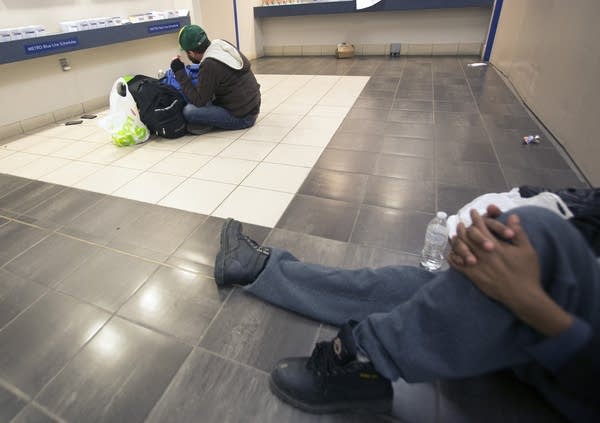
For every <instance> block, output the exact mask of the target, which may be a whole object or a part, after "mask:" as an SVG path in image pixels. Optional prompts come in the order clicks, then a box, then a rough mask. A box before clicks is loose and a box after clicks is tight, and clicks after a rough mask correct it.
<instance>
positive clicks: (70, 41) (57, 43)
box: [23, 37, 79, 54]
mask: <svg viewBox="0 0 600 423" xmlns="http://www.w3.org/2000/svg"><path fill="white" fill-rule="evenodd" d="M32 41H33V40H32ZM78 45H79V39H78V38H77V37H69V38H56V39H53V40H52V39H51V40H45V41H42V42H38V43H34V44H25V45H24V46H23V48H24V49H25V54H41V53H46V52H49V51H55V50H62V49H71V48H73V47H77V46H78Z"/></svg>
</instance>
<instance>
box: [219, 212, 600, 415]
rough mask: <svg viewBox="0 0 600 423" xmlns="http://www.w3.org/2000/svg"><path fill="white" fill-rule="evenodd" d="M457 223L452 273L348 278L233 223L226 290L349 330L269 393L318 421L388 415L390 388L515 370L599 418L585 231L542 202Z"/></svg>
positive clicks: (597, 269) (596, 272) (280, 376)
mask: <svg viewBox="0 0 600 423" xmlns="http://www.w3.org/2000/svg"><path fill="white" fill-rule="evenodd" d="M471 218H472V221H473V224H472V225H471V226H470V227H469V228H466V227H465V226H464V225H463V224H462V223H461V224H459V225H458V233H457V235H456V236H455V237H453V238H452V240H451V247H452V248H451V252H450V254H449V256H448V261H449V263H450V265H451V268H450V269H449V270H447V271H443V272H438V273H431V272H428V271H426V270H424V269H421V268H416V267H409V266H387V267H382V268H378V269H370V268H365V269H356V270H347V269H340V268H330V267H325V266H321V265H316V264H307V263H302V262H300V261H298V260H297V259H296V258H295V257H293V256H292V255H291V254H290V253H289V252H287V251H283V250H280V249H277V248H270V247H264V246H260V245H258V244H257V243H256V242H254V241H253V240H252V239H250V238H249V237H248V236H246V235H244V234H243V233H242V226H241V223H240V222H238V221H235V220H232V219H229V220H227V221H226V223H225V224H224V226H223V228H222V230H221V249H220V251H219V253H218V254H217V257H216V261H215V281H216V283H217V284H218V285H219V286H223V285H230V284H235V285H241V286H244V289H245V290H246V291H247V292H249V293H251V294H253V295H256V296H258V297H259V298H261V299H264V300H266V301H268V302H271V303H273V304H276V305H278V306H281V307H283V308H285V309H289V310H292V311H295V312H298V313H300V314H303V315H305V316H308V317H310V318H313V319H316V320H318V321H322V322H327V323H330V324H333V325H337V326H341V329H340V331H339V333H338V336H337V337H336V338H334V339H333V340H332V341H330V342H321V343H318V344H317V345H316V347H315V349H314V351H313V353H312V356H311V357H295V358H286V359H283V360H281V361H280V362H279V364H278V365H277V366H276V368H275V369H274V370H273V372H272V373H271V379H270V386H271V390H272V391H273V393H274V394H276V395H277V396H279V397H280V398H281V399H283V400H284V401H286V402H288V403H290V404H292V405H294V406H296V407H299V408H301V409H303V410H305V411H308V412H314V413H328V412H339V411H353V410H370V411H372V412H387V411H389V410H390V409H391V403H392V400H393V391H392V385H391V381H392V380H395V379H398V378H403V379H405V380H406V381H407V382H423V381H432V380H435V379H439V378H442V379H445V378H446V379H447V378H463V377H469V376H475V375H481V374H484V373H487V372H492V371H495V370H499V369H505V368H510V369H512V370H513V371H514V372H515V374H516V375H517V376H518V377H519V378H520V379H521V380H523V381H525V382H526V383H529V384H531V385H532V386H533V387H535V388H536V389H537V390H538V391H539V392H540V393H541V395H542V396H544V397H545V398H546V400H547V401H548V402H549V403H550V404H552V405H553V406H554V407H555V408H556V409H557V410H558V411H559V412H561V413H562V414H563V415H564V416H566V417H567V418H568V419H570V420H572V421H576V422H582V421H600V420H599V419H600V411H599V408H598V405H599V404H600V401H599V394H598V392H599V390H598V386H597V385H598V376H600V374H599V367H600V360H599V359H598V356H599V354H600V344H599V342H598V330H599V329H600V266H599V265H598V262H597V260H596V256H595V255H594V254H593V252H592V250H591V249H590V247H589V246H588V244H587V242H586V240H585V239H584V238H583V237H582V236H581V234H580V233H579V232H578V231H577V229H576V228H575V226H573V225H572V224H570V223H569V222H568V221H567V220H563V219H562V218H561V217H559V216H558V215H557V214H555V213H553V212H550V211H548V210H545V209H542V208H539V207H519V208H516V209H513V210H512V211H510V213H501V212H500V210H499V209H498V208H497V207H495V206H490V207H488V210H487V215H486V216H481V215H479V214H478V213H477V212H476V211H472V213H471Z"/></svg>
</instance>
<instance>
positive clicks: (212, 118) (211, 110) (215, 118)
mask: <svg viewBox="0 0 600 423" xmlns="http://www.w3.org/2000/svg"><path fill="white" fill-rule="evenodd" d="M183 117H184V118H185V120H186V121H188V122H189V123H196V124H200V125H207V126H214V127H215V128H221V129H245V128H250V127H251V126H252V125H254V122H256V118H257V117H258V115H248V116H244V117H241V118H239V117H235V116H233V115H232V114H231V112H229V110H227V109H224V108H223V107H219V106H215V105H214V104H212V103H207V104H206V106H202V107H198V106H194V105H193V104H189V103H188V104H187V105H186V106H185V107H184V108H183Z"/></svg>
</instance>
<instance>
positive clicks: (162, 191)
mask: <svg viewBox="0 0 600 423" xmlns="http://www.w3.org/2000/svg"><path fill="white" fill-rule="evenodd" d="M183 181H185V178H184V177H182V176H174V175H165V174H162V173H153V172H144V173H142V174H141V175H139V176H138V177H136V178H135V179H133V180H132V181H131V182H129V183H127V184H125V185H124V186H122V187H121V188H119V189H118V190H116V191H115V192H113V195H116V196H118V197H125V198H129V199H132V200H138V201H144V202H146V203H152V204H154V203H157V202H158V201H159V200H160V199H162V198H163V197H164V196H166V195H167V194H168V193H170V192H171V191H173V190H174V189H175V188H176V187H177V186H178V185H180V184H181V183H182V182H183Z"/></svg>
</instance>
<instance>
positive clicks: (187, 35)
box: [178, 25, 208, 51]
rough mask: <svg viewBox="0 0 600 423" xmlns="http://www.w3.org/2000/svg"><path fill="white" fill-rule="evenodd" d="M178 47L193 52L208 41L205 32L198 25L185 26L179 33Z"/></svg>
mask: <svg viewBox="0 0 600 423" xmlns="http://www.w3.org/2000/svg"><path fill="white" fill-rule="evenodd" d="M178 40H179V45H180V46H181V48H182V49H183V50H185V51H189V50H194V49H195V48H198V47H200V46H201V45H202V43H204V42H206V41H208V36H207V35H206V32H204V30H203V29H202V28H200V27H199V26H198V25H186V26H184V27H183V28H181V30H180V31H179V38H178Z"/></svg>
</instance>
